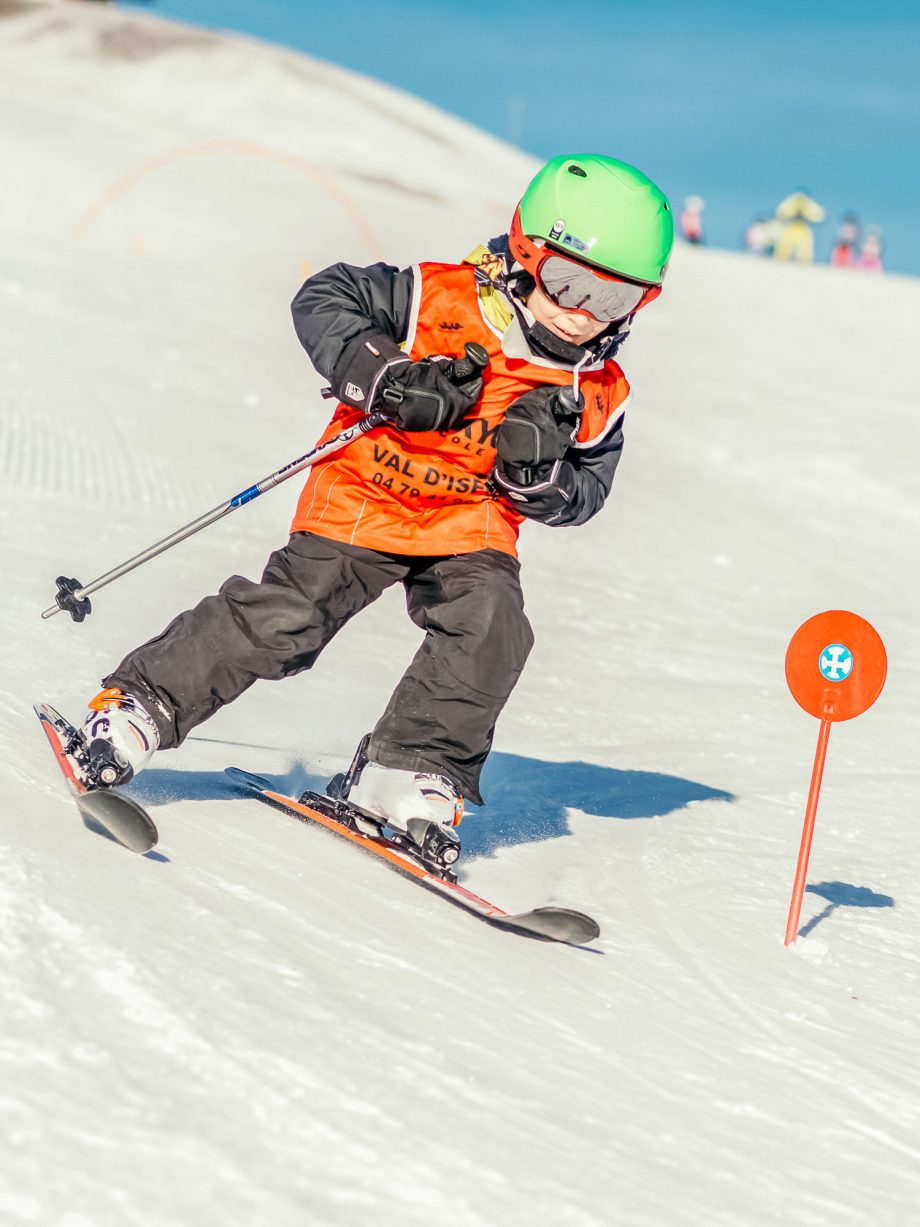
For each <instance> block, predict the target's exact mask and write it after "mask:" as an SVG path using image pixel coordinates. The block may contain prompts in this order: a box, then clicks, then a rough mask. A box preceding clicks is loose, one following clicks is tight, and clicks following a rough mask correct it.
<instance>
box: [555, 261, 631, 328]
mask: <svg viewBox="0 0 920 1227" xmlns="http://www.w3.org/2000/svg"><path fill="white" fill-rule="evenodd" d="M537 276H538V279H539V282H540V288H541V289H542V290H543V292H544V294H546V295H547V297H549V298H551V299H552V300H553V302H554V303H556V305H557V306H559V307H563V308H564V309H565V310H566V311H587V312H589V314H591V315H593V316H594V318H595V319H596V320H602V321H604V322H605V323H612V321H613V320H621V319H623V317H624V316H627V315H629V314H630V312H631V311H635V309H636V308H637V307H638V305H639V303H640V302H641V301H642V298H643V295H644V294H645V292H646V287H645V286H642V285H633V284H632V283H631V282H629V281H609V280H608V279H607V278H606V277H599V276H597V275H596V274H595V273H592V272H591V270H590V269H589V268H585V267H584V265H581V264H574V263H573V262H572V261H571V260H566V259H565V258H564V257H562V256H547V258H546V259H545V260H544V261H543V263H542V264H541V265H540V268H539V270H538V273H537Z"/></svg>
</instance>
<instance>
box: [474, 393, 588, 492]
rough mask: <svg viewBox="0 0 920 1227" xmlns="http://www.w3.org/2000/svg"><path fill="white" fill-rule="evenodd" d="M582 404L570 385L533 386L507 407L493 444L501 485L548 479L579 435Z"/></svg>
mask: <svg viewBox="0 0 920 1227" xmlns="http://www.w3.org/2000/svg"><path fill="white" fill-rule="evenodd" d="M584 406H585V400H584V397H583V396H582V395H581V394H580V393H579V396H578V404H577V405H576V403H575V397H574V394H573V393H572V391H571V389H570V388H557V387H542V388H532V389H531V390H530V391H529V392H525V393H524V395H523V396H521V397H519V398H518V399H517V400H516V401H514V402H513V403H512V404H511V405H510V406H509V408H508V411H507V413H506V414H505V417H504V420H503V421H502V424H501V426H499V428H498V435H497V439H496V443H495V447H496V450H497V451H498V459H497V461H496V465H495V476H496V478H497V479H498V483H499V485H500V486H502V485H506V484H510V485H513V486H533V485H538V484H540V483H541V482H545V481H547V480H549V477H550V474H551V473H552V470H553V466H554V465H555V464H556V462H557V461H558V460H561V459H562V458H563V456H564V455H565V453H566V451H567V450H568V448H569V447H570V446H571V444H572V441H573V440H574V438H575V436H576V435H577V434H578V427H579V425H580V423H581V413H582V410H583V409H584Z"/></svg>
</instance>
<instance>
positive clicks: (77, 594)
mask: <svg viewBox="0 0 920 1227" xmlns="http://www.w3.org/2000/svg"><path fill="white" fill-rule="evenodd" d="M386 420H387V419H386V417H385V415H384V414H382V413H371V414H369V415H368V417H366V418H362V419H361V421H360V422H357V423H356V424H355V425H354V426H349V428H348V429H347V430H343V431H342V433H341V434H338V435H336V436H335V438H334V439H329V441H328V442H326V443H323V444H321V445H320V446H319V447H315V448H314V449H313V450H312V451H310V452H307V454H306V455H305V456H300V457H299V458H298V459H297V460H292V461H291V462H290V463H289V464H286V465H284V466H283V467H282V468H280V469H278V470H277V471H276V472H274V473H271V474H269V476H268V477H263V478H262V480H261V481H257V482H256V483H255V485H254V486H249V487H248V488H247V489H246V490H241V491H240V493H239V494H234V496H233V497H232V498H228V499H227V500H226V502H223V503H220V504H219V505H218V506H217V507H214V508H213V509H212V510H211V511H207V512H205V514H204V515H203V516H199V517H198V519H197V520H192V521H191V523H189V524H185V525H183V527H182V528H177V529H176V531H175V532H174V533H170V535H169V536H168V537H164V538H163V540H162V541H158V542H157V543H156V544H155V545H151V546H149V547H148V548H147V549H146V550H141V552H140V553H139V554H135V555H134V557H133V558H129V559H128V561H127V562H123V563H122V564H121V565H120V566H118V567H113V568H112V570H111V571H106V573H105V574H104V575H100V576H99V578H98V579H94V580H93V581H92V583H90V584H86V585H85V586H84V585H82V584H81V583H80V581H79V580H76V579H67V578H65V577H64V576H63V575H59V576H58V578H57V581H56V582H57V588H58V591H57V596H56V598H55V603H54V604H53V605H52V606H51V607H50V608H49V609H46V610H44V611H43V613H42V617H43V618H51V617H53V616H54V615H55V614H56V613H58V612H59V611H60V610H62V609H66V610H67V612H68V613H69V614H70V616H71V617H72V618H73V620H74V622H82V621H83V619H84V618H85V617H86V615H87V614H89V613H92V611H93V607H92V604H91V603H90V601H89V599H88V598H89V595H90V593H91V592H96V591H98V589H100V588H104V587H105V585H106V584H110V583H111V582H112V581H113V580H115V579H120V578H121V576H122V575H127V574H128V572H129V571H133V570H134V569H135V568H136V567H140V566H142V565H143V564H144V563H145V562H149V561H150V559H151V558H156V556H157V554H162V553H163V552H164V551H165V550H168V549H171V548H172V547H173V546H174V545H178V544H179V542H180V541H185V540H186V538H187V537H191V536H193V535H194V534H195V533H198V532H201V530H202V529H203V528H207V527H208V526H209V525H211V524H214V523H215V522H216V521H217V520H222V519H223V517H224V516H226V515H229V514H230V512H231V511H236V510H237V508H238V507H245V506H246V504H247V503H251V502H252V501H253V499H256V498H258V497H259V495H260V494H264V493H265V492H266V490H273V489H274V487H275V486H278V485H280V484H281V482H283V481H287V479H288V478H289V477H293V476H294V474H295V473H300V472H301V471H302V470H303V469H306V468H309V467H310V466H311V465H313V464H316V462H317V461H318V460H322V459H324V458H325V457H326V456H329V455H331V454H332V453H333V452H337V451H338V450H339V449H340V448H342V447H345V446H346V445H347V444H348V443H351V442H352V440H354V439H357V438H358V436H359V435H365V434H367V432H368V431H369V430H373V429H374V427H375V426H379V425H380V424H381V422H385V421H386Z"/></svg>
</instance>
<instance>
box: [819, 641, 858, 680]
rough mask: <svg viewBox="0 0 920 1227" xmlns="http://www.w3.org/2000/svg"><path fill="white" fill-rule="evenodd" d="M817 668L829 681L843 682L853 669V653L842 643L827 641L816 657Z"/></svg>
mask: <svg viewBox="0 0 920 1227" xmlns="http://www.w3.org/2000/svg"><path fill="white" fill-rule="evenodd" d="M818 668H819V669H820V670H821V676H822V677H826V678H827V680H828V681H829V682H845V681H846V680H847V678H848V677H849V676H850V673H851V672H852V669H853V653H852V652H851V651H850V649H849V648H848V647H845V646H844V645H843V644H842V643H829V644H828V645H827V647H826V648H825V649H824V651H823V652H822V653H821V655H820V656H819V657H818Z"/></svg>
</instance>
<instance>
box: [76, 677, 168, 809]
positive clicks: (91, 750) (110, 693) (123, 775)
mask: <svg viewBox="0 0 920 1227" xmlns="http://www.w3.org/2000/svg"><path fill="white" fill-rule="evenodd" d="M80 732H81V733H82V735H83V738H84V740H85V753H84V754H83V755H81V757H82V758H83V760H84V761H82V762H80V763H79V766H80V769H81V771H82V772H83V773H84V775H85V777H86V778H85V783H86V784H87V785H88V786H89V787H90V788H112V787H113V786H114V785H116V784H127V783H128V782H129V781H130V780H133V779H134V777H135V776H136V775H137V773H138V772H139V771H142V770H143V769H144V767H146V766H147V763H148V762H149V761H150V759H151V758H152V757H153V754H154V751H155V750H156V749H157V747H158V746H159V744H160V734H159V730H158V729H157V726H156V725H155V724H154V722H153V720H152V719H151V718H150V716H149V714H148V712H147V710H146V708H145V707H144V706H143V705H142V704H141V703H140V702H139V701H138V700H137V699H136V698H135V697H134V695H132V694H129V693H128V692H127V691H124V690H119V689H118V688H117V687H111V688H109V689H108V690H102V691H100V692H99V694H97V695H96V697H95V698H94V699H91V700H90V704H89V710H88V711H87V713H86V718H85V720H84V721H83V726H82V728H81V729H80Z"/></svg>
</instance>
